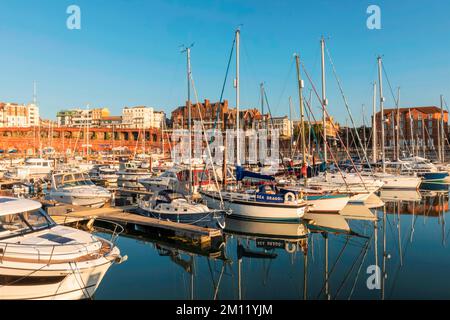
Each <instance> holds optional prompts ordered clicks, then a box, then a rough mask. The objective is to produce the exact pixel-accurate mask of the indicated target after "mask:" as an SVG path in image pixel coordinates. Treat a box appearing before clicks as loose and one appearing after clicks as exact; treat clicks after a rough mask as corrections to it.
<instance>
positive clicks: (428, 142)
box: [376, 106, 448, 149]
mask: <svg viewBox="0 0 450 320" xmlns="http://www.w3.org/2000/svg"><path fill="white" fill-rule="evenodd" d="M398 113H399V114H398V115H397V109H396V108H393V109H385V110H384V119H385V121H384V136H385V147H386V148H393V147H394V145H395V141H396V139H397V136H396V135H397V134H396V132H397V130H396V128H397V125H400V126H399V131H400V134H399V137H398V141H399V144H400V148H402V149H404V148H411V149H412V147H413V146H414V147H418V148H421V147H427V148H428V149H430V148H431V149H432V148H437V147H438V145H439V141H440V135H439V133H440V132H441V131H440V126H441V116H442V115H443V120H444V133H445V138H447V137H448V112H447V111H441V109H440V108H438V107H436V106H425V107H410V108H399V109H398ZM397 118H398V119H397ZM376 122H377V140H378V144H379V143H380V141H381V125H380V124H381V112H378V113H377V114H376ZM444 145H446V143H445V144H444Z"/></svg>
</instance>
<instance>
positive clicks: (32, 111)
mask: <svg viewBox="0 0 450 320" xmlns="http://www.w3.org/2000/svg"><path fill="white" fill-rule="evenodd" d="M39 119H40V118H39V107H38V106H37V105H36V104H34V103H31V104H29V105H28V123H29V125H30V127H37V126H39Z"/></svg>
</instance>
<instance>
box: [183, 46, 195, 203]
mask: <svg viewBox="0 0 450 320" xmlns="http://www.w3.org/2000/svg"><path fill="white" fill-rule="evenodd" d="M191 48H192V45H191V46H189V47H187V48H186V49H185V52H186V59H187V61H186V62H187V99H188V100H187V107H188V130H189V195H192V191H193V188H192V104H191Z"/></svg>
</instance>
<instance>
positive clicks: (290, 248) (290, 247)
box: [284, 242, 297, 253]
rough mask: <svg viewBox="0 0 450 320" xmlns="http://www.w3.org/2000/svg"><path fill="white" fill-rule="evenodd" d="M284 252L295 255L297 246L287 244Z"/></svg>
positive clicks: (290, 243)
mask: <svg viewBox="0 0 450 320" xmlns="http://www.w3.org/2000/svg"><path fill="white" fill-rule="evenodd" d="M284 250H286V252H287V253H295V252H296V251H297V246H296V244H295V243H292V242H286V243H285V244H284Z"/></svg>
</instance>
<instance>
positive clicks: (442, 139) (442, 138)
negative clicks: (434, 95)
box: [441, 94, 445, 162]
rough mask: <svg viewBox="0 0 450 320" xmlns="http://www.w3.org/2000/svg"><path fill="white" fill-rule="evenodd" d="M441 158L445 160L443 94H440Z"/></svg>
mask: <svg viewBox="0 0 450 320" xmlns="http://www.w3.org/2000/svg"><path fill="white" fill-rule="evenodd" d="M441 146H442V147H441V154H442V156H441V160H442V162H445V135H444V96H443V95H442V94H441Z"/></svg>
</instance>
